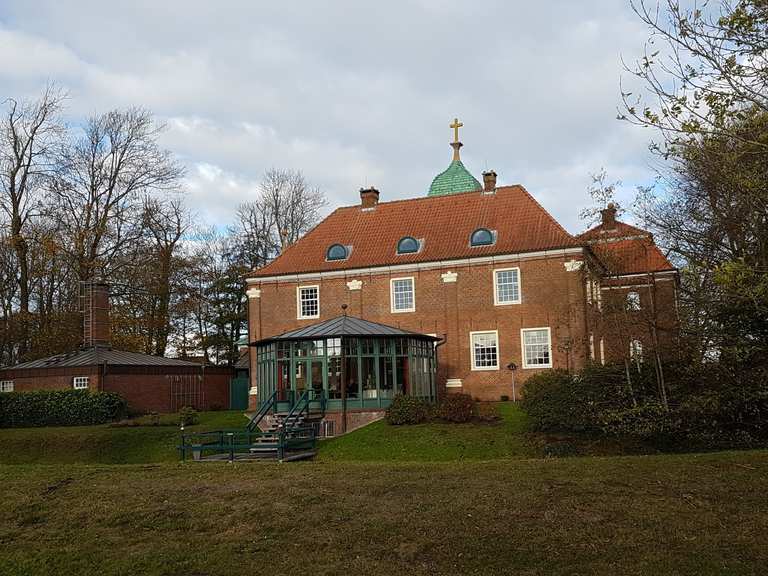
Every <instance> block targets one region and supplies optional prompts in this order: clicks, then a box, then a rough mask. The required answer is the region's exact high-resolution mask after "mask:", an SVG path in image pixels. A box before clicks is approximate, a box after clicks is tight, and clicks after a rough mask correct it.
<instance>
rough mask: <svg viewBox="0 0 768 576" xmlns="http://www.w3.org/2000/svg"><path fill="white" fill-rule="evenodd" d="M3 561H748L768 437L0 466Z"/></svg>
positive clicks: (570, 569)
mask: <svg viewBox="0 0 768 576" xmlns="http://www.w3.org/2000/svg"><path fill="white" fill-rule="evenodd" d="M0 485H1V486H3V498H2V499H1V500H0V574H3V575H5V574H8V575H15V574H19V575H29V576H35V575H38V574H57V575H58V576H68V575H82V576H88V575H96V574H98V575H107V576H108V575H118V574H146V575H164V576H174V575H179V576H180V575H197V576H204V575H207V576H218V575H222V576H223V575H228V576H230V575H231V576H238V575H248V576H254V575H260V574H270V575H272V574H312V575H314V574H319V575H325V574H342V573H349V574H366V575H368V576H378V575H385V574H386V575H389V574H404V575H412V574H414V575H415V574H482V575H490V574H524V575H529V576H531V575H538V574H542V575H543V574H547V575H565V574H596V575H603V574H604V575H647V574H679V575H711V574H722V575H726V574H727V575H746V574H761V573H763V570H764V568H765V566H767V565H768V548H767V547H766V546H765V535H766V534H768V499H766V498H765V487H766V485H768V452H766V451H752V452H724V453H711V454H703V455H691V454H687V455H666V456H641V457H638V456H633V457H622V458H566V459H548V460H543V459H538V460H495V461H492V462H478V461H463V462H450V463H447V462H427V463H389V464H383V463H370V462H366V463H362V462H357V463H352V462H329V461H320V462H309V463H295V464H283V465H280V464H277V463H269V462H260V463H251V464H235V465H226V464H195V463H186V464H178V463H175V464H160V465H150V466H147V465H144V466H138V465H129V466H103V465H102V466H83V465H71V466H66V467H61V466H40V465H28V466H0Z"/></svg>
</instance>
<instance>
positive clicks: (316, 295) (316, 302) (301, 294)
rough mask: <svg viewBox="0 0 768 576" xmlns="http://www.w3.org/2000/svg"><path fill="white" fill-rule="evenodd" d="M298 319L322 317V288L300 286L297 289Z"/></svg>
mask: <svg viewBox="0 0 768 576" xmlns="http://www.w3.org/2000/svg"><path fill="white" fill-rule="evenodd" d="M296 311H297V318H298V319H299V320H303V319H306V318H319V317H320V286H299V287H298V288H296Z"/></svg>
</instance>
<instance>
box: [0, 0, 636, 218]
mask: <svg viewBox="0 0 768 576" xmlns="http://www.w3.org/2000/svg"><path fill="white" fill-rule="evenodd" d="M644 39H645V31H644V30H643V29H642V27H641V26H640V25H639V23H638V22H637V20H636V19H635V18H634V17H633V15H632V13H631V10H630V9H629V7H628V5H627V3H626V2H625V1H624V0H622V1H620V2H616V0H585V1H584V2H578V3H574V2H568V1H565V0H561V1H553V2H548V3H546V4H542V3H539V4H537V3H530V2H507V1H502V0H488V1H484V2H480V1H478V2H465V1H463V0H413V1H408V0H393V1H392V2H388V3H386V4H382V3H379V4H375V5H372V4H369V3H363V2H344V1H334V2H324V3H253V2H249V1H246V0H242V1H233V2H231V3H228V4H227V7H226V9H222V7H221V5H220V4H217V3H213V2H207V1H205V0H167V1H164V2H154V1H152V0H137V1H136V2H132V3H131V4H129V5H125V4H120V5H118V4H117V3H105V2H98V1H96V0H78V1H73V2H66V3H63V2H57V1H55V0H40V1H38V2H34V3H30V2H25V1H23V0H6V2H4V3H3V5H2V6H0V82H1V83H2V86H3V89H4V90H3V92H4V94H2V96H25V95H29V94H31V93H33V92H34V90H36V89H39V87H40V86H41V85H42V84H43V83H44V82H45V81H47V80H55V81H58V82H59V83H60V84H62V85H64V86H66V87H67V88H68V89H69V90H70V93H71V95H72V98H71V100H70V114H71V115H72V117H73V118H78V117H80V116H83V115H86V114H90V113H93V112H98V111H102V110H106V109H109V108H113V107H122V106H128V105H141V106H145V107H147V108H150V109H151V110H153V111H154V112H155V113H156V114H157V115H158V116H159V117H160V118H161V119H166V120H167V122H168V127H169V129H168V131H167V133H166V134H165V135H164V136H163V143H164V145H166V146H168V147H169V148H170V149H172V150H173V151H175V152H176V153H177V154H179V156H180V158H181V159H182V160H183V161H184V162H185V163H186V165H187V166H188V179H189V194H188V196H189V198H190V201H191V202H193V203H194V208H195V209H197V210H198V211H199V212H200V213H201V215H202V216H203V217H205V218H208V219H210V220H211V223H213V224H216V225H218V226H222V225H226V224H227V223H228V221H229V220H230V219H231V217H232V215H233V213H234V210H235V207H236V205H237V203H238V202H240V201H242V200H245V199H247V198H248V197H250V195H252V194H253V193H254V187H255V183H256V182H258V180H259V178H260V177H261V175H262V174H263V172H264V170H266V169H268V168H270V167H272V166H277V167H283V168H297V169H301V170H303V171H304V173H305V175H306V176H307V178H308V179H309V180H310V181H312V182H314V183H316V184H318V185H320V186H321V187H322V188H323V189H325V190H326V192H327V193H328V195H329V197H330V199H331V201H332V203H334V204H339V203H346V204H349V203H353V202H356V201H357V190H358V189H359V188H360V187H361V186H365V185H376V186H377V187H379V188H380V189H381V191H382V199H383V200H386V199H391V198H403V197H414V196H421V195H423V194H424V193H426V190H427V188H428V186H429V183H430V181H431V179H432V177H433V176H434V175H435V174H437V173H438V172H440V171H441V170H443V169H444V168H445V166H446V165H447V164H448V162H449V160H450V153H451V151H450V148H449V147H448V141H449V138H450V131H449V129H448V126H447V125H448V123H449V121H450V119H451V118H453V117H454V116H455V115H458V116H459V117H461V118H462V120H463V121H464V123H465V128H464V130H463V133H462V139H463V141H464V143H465V148H464V149H463V151H462V152H463V158H464V160H465V163H466V164H467V166H468V167H469V168H470V170H472V171H473V172H474V173H475V174H476V176H478V177H479V173H480V172H481V171H482V170H483V169H485V168H486V167H488V168H494V169H495V170H496V171H497V172H498V173H499V177H500V179H501V181H502V182H507V183H514V182H519V183H522V184H524V185H525V186H526V188H528V190H529V191H530V192H531V193H532V194H533V195H534V196H536V197H537V198H538V199H539V200H540V201H541V202H542V204H543V205H544V206H545V207H546V208H547V209H549V210H550V211H551V212H552V213H553V214H554V215H555V216H556V217H557V218H558V219H559V220H560V221H561V222H562V223H563V224H564V225H565V226H566V227H567V228H568V229H569V230H571V231H576V230H578V229H580V227H581V224H580V222H579V221H578V219H577V217H576V214H577V213H578V211H579V209H580V207H581V206H583V205H584V204H585V203H586V202H587V201H588V198H587V196H586V191H585V190H586V186H587V184H588V182H589V177H588V173H589V172H595V171H597V170H599V169H600V168H601V167H605V168H606V169H607V170H608V173H609V178H611V179H617V178H620V179H622V180H623V181H624V182H626V183H632V184H634V183H641V182H644V181H647V180H649V179H650V175H651V171H650V170H649V169H648V168H647V166H646V164H647V153H646V149H645V141H646V138H647V137H648V134H647V133H646V132H644V131H642V130H638V129H635V128H632V127H629V126H627V125H624V124H621V123H620V122H617V121H616V120H615V116H616V104H617V102H618V99H619V86H618V83H619V75H620V70H621V66H620V56H621V55H622V54H623V55H624V56H627V57H630V58H631V56H632V55H633V54H637V53H639V51H640V50H641V47H642V44H643V41H644Z"/></svg>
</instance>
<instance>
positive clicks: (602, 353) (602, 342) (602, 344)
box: [600, 338, 605, 366]
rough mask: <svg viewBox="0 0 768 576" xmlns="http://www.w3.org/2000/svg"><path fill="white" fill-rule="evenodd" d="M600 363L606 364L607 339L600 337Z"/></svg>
mask: <svg viewBox="0 0 768 576" xmlns="http://www.w3.org/2000/svg"><path fill="white" fill-rule="evenodd" d="M600 364H602V365H603V366H605V340H603V339H602V338H600Z"/></svg>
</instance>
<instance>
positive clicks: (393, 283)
mask: <svg viewBox="0 0 768 576" xmlns="http://www.w3.org/2000/svg"><path fill="white" fill-rule="evenodd" d="M389 291H390V299H391V304H392V312H414V311H415V310H416V294H415V292H416V290H415V289H414V280H413V276H410V277H408V278H392V279H391V280H390V281H389Z"/></svg>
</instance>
